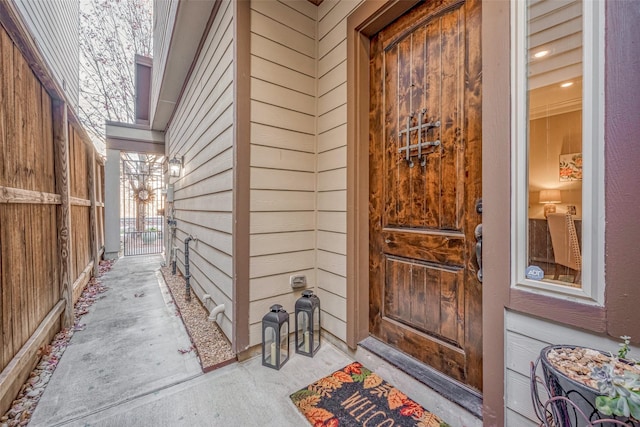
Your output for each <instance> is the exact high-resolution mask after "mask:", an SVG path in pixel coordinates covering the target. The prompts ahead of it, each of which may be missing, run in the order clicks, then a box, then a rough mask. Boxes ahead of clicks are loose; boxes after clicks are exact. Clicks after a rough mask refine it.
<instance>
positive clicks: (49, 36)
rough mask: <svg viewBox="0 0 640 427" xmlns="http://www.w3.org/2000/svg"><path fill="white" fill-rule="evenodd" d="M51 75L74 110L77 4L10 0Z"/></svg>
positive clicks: (62, 0) (60, 0)
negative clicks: (12, 0)
mask: <svg viewBox="0 0 640 427" xmlns="http://www.w3.org/2000/svg"><path fill="white" fill-rule="evenodd" d="M14 2H15V5H16V6H17V8H18V10H19V11H20V14H21V15H22V19H23V21H24V23H25V24H26V25H27V27H28V28H29V30H30V31H31V34H32V35H33V37H34V39H35V42H36V44H37V45H38V48H39V50H40V52H41V53H42V56H43V57H44V59H45V61H46V62H47V64H48V65H49V69H50V70H51V71H52V73H53V76H54V78H55V79H56V80H57V81H58V84H59V85H60V87H61V88H64V91H65V94H66V95H67V97H68V101H69V102H70V104H71V105H72V106H73V108H74V110H76V111H77V110H78V96H79V95H78V93H79V61H80V58H79V52H80V51H79V33H78V30H79V19H80V16H79V11H80V9H79V3H78V1H77V0H56V1H42V0H41V1H35V0H14Z"/></svg>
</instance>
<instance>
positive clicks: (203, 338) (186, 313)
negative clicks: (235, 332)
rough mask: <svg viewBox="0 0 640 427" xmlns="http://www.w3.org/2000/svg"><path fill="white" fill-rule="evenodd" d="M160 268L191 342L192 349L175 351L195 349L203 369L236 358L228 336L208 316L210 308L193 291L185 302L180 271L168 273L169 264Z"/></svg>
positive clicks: (183, 283)
mask: <svg viewBox="0 0 640 427" xmlns="http://www.w3.org/2000/svg"><path fill="white" fill-rule="evenodd" d="M161 271H162V276H163V277H164V280H165V282H166V283H167V287H168V288H169V291H171V296H172V297H173V301H174V304H175V305H176V311H177V313H176V314H178V315H179V316H180V317H181V318H182V322H183V323H184V325H185V327H186V329H187V332H188V333H189V336H190V337H191V342H192V344H193V345H192V347H191V348H185V349H179V350H178V351H180V352H181V353H188V352H190V351H195V352H196V354H197V355H198V358H199V359H200V365H201V366H202V370H203V371H204V372H208V371H210V370H212V369H215V368H217V367H220V366H224V365H226V364H227V363H229V362H231V361H234V360H236V356H235V354H234V353H233V351H232V350H231V344H230V343H229V341H228V340H227V337H226V336H225V335H224V333H223V332H222V331H221V330H220V327H219V326H218V325H217V324H216V323H215V322H212V321H210V320H209V319H208V318H209V311H208V310H207V309H206V308H205V307H204V306H203V305H202V303H201V302H200V300H199V299H198V297H197V296H196V295H195V294H194V293H193V292H192V294H191V301H187V299H186V297H185V280H184V277H183V276H181V275H180V274H176V275H173V274H171V267H168V266H167V267H162V268H161Z"/></svg>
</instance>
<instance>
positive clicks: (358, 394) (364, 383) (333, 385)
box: [291, 362, 449, 427]
mask: <svg viewBox="0 0 640 427" xmlns="http://www.w3.org/2000/svg"><path fill="white" fill-rule="evenodd" d="M291 400H292V401H293V403H294V404H295V405H296V406H297V407H298V409H299V410H300V412H302V414H303V415H304V416H305V417H306V418H307V420H309V422H310V423H311V425H313V426H314V427H320V426H331V427H337V426H341V427H344V426H349V427H350V426H418V427H448V426H449V425H448V424H447V423H445V422H444V421H442V420H441V419H440V418H438V417H437V416H435V415H434V414H432V413H431V412H429V411H427V410H425V409H424V408H423V407H422V406H420V405H418V404H417V403H416V402H414V401H413V400H411V399H409V398H408V397H407V396H406V395H405V394H404V393H402V392H401V391H400V390H398V389H397V388H395V387H394V386H393V385H391V384H389V383H388V382H386V381H384V380H383V379H382V378H380V377H379V376H378V375H376V374H375V373H373V372H371V371H370V370H369V369H367V368H365V367H364V366H362V365H361V364H360V363H358V362H354V363H352V364H350V365H347V366H346V367H344V368H343V369H341V370H339V371H336V372H334V373H333V374H331V375H329V376H327V377H324V378H321V379H319V380H318V381H316V382H315V383H313V384H311V385H309V386H307V387H305V388H303V389H302V390H299V391H297V392H295V393H293V394H292V395H291Z"/></svg>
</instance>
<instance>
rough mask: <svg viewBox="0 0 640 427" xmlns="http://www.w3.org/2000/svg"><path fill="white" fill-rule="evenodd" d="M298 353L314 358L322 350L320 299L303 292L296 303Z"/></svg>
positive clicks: (308, 292) (310, 292)
mask: <svg viewBox="0 0 640 427" xmlns="http://www.w3.org/2000/svg"><path fill="white" fill-rule="evenodd" d="M295 327H296V353H300V354H303V355H305V356H309V357H313V356H314V355H315V354H316V352H317V351H318V349H319V348H320V298H318V297H317V296H316V295H314V294H313V291H310V290H306V291H304V292H302V297H300V298H299V299H298V300H297V301H296V322H295Z"/></svg>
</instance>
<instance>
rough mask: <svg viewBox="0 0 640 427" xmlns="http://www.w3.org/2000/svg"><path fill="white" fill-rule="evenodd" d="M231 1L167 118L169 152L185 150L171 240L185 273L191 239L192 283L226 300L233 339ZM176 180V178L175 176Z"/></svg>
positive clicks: (200, 292) (215, 302)
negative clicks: (188, 239)
mask: <svg viewBox="0 0 640 427" xmlns="http://www.w3.org/2000/svg"><path fill="white" fill-rule="evenodd" d="M232 62H233V7H232V3H231V2H223V3H222V6H221V8H220V11H219V13H218V14H217V16H216V18H215V21H214V22H213V26H212V29H211V31H210V33H209V35H208V37H207V39H206V41H205V43H204V46H203V48H202V52H201V53H200V56H199V58H198V60H197V62H196V65H195V68H194V71H193V73H192V75H191V78H190V79H189V81H188V83H187V86H186V88H185V93H184V95H183V97H182V100H181V102H180V104H179V105H178V106H177V109H176V112H175V115H174V117H173V119H172V121H171V122H170V124H169V128H168V130H167V134H166V135H167V137H166V140H167V141H168V144H169V149H168V153H169V156H174V155H180V156H184V161H185V163H184V171H183V174H182V176H181V177H180V178H178V179H177V180H176V182H175V202H174V209H175V211H174V212H175V218H176V220H177V231H176V239H175V241H174V245H175V246H177V247H178V248H179V251H178V266H179V269H180V270H181V271H182V272H183V273H184V253H183V250H184V239H185V238H186V237H187V236H188V235H192V236H193V237H195V238H197V239H198V240H197V241H194V242H191V243H190V245H189V247H190V252H189V260H190V266H189V270H190V273H191V286H192V288H193V290H194V292H195V293H196V294H197V295H198V297H199V298H200V300H203V295H204V294H208V295H211V297H212V299H213V301H208V306H209V309H211V308H213V306H214V305H218V304H225V312H224V316H223V319H222V321H221V322H220V326H221V328H222V330H223V331H224V333H225V334H226V335H227V337H229V338H231V333H232V329H231V319H232V318H233V304H232V303H231V301H232V300H231V299H232V291H233V287H232V279H231V277H232V258H231V255H232V214H231V212H232V207H233V191H232V186H233V148H232V146H233V140H232V139H233V64H232ZM174 179H175V178H174Z"/></svg>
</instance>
